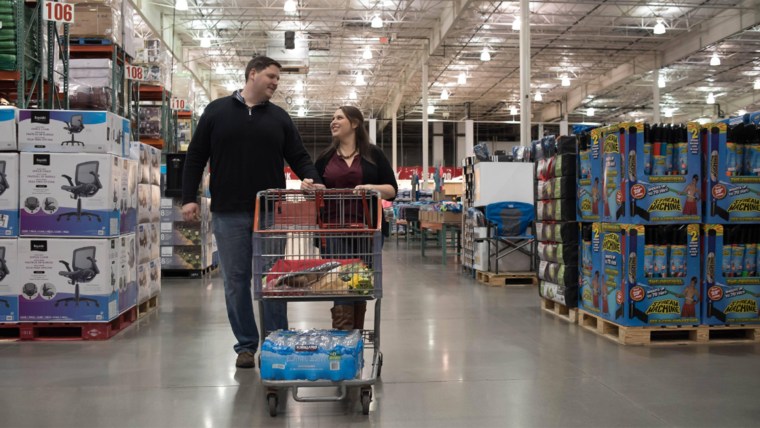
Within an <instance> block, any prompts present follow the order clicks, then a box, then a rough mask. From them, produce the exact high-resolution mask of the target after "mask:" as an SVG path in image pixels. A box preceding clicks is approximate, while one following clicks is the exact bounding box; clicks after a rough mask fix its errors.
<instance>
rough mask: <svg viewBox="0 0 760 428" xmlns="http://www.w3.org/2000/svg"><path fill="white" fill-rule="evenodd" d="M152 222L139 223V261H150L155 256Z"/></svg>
mask: <svg viewBox="0 0 760 428" xmlns="http://www.w3.org/2000/svg"><path fill="white" fill-rule="evenodd" d="M151 242H152V241H151V237H150V223H143V224H138V225H137V263H140V264H142V263H148V262H149V261H150V260H151V259H152V258H153V249H152V246H151Z"/></svg>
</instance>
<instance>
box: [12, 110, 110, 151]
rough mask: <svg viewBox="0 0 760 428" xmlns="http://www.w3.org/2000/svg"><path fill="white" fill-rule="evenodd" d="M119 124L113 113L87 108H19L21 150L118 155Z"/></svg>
mask: <svg viewBox="0 0 760 428" xmlns="http://www.w3.org/2000/svg"><path fill="white" fill-rule="evenodd" d="M121 134H122V128H121V127H118V128H115V127H114V123H113V114H112V113H110V112H107V111H88V110H19V116H18V142H19V145H18V148H19V150H20V151H22V152H51V153H110V154H114V155H121V150H122V148H121V146H122V145H121V144H120V141H121Z"/></svg>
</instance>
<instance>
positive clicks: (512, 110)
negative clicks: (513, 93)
mask: <svg viewBox="0 0 760 428" xmlns="http://www.w3.org/2000/svg"><path fill="white" fill-rule="evenodd" d="M509 114H511V115H512V116H517V107H515V106H509Z"/></svg>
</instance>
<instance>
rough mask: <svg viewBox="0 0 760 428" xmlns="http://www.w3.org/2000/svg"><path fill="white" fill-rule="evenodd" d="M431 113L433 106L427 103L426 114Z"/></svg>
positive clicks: (433, 110) (433, 111)
mask: <svg viewBox="0 0 760 428" xmlns="http://www.w3.org/2000/svg"><path fill="white" fill-rule="evenodd" d="M433 113H435V106H434V105H433V104H428V107H427V114H433Z"/></svg>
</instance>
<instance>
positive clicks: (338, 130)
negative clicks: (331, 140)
mask: <svg viewBox="0 0 760 428" xmlns="http://www.w3.org/2000/svg"><path fill="white" fill-rule="evenodd" d="M355 129H356V125H355V124H353V123H351V121H350V120H348V118H347V117H346V114H345V113H343V110H341V109H337V110H335V114H333V118H332V122H330V132H331V133H332V136H333V137H335V138H338V139H340V140H342V139H343V138H344V137H346V136H348V135H351V134H353V133H354V130H355Z"/></svg>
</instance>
